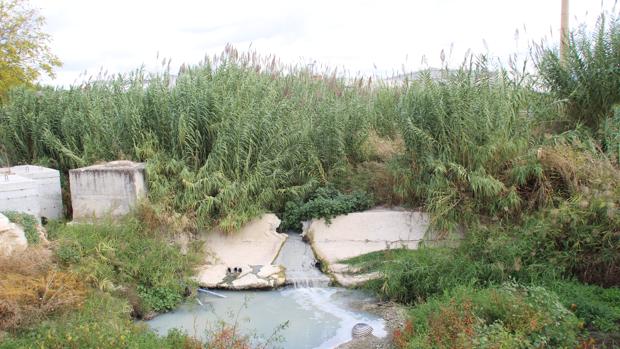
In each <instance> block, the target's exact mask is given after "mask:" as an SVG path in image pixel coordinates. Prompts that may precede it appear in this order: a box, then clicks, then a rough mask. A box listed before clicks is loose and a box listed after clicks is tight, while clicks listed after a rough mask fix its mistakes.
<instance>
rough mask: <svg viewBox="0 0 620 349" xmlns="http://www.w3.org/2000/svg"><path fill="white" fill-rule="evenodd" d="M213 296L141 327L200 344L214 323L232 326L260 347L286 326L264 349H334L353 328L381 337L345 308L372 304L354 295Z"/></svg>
mask: <svg viewBox="0 0 620 349" xmlns="http://www.w3.org/2000/svg"><path fill="white" fill-rule="evenodd" d="M218 293H220V294H222V295H224V296H226V298H218V297H215V296H210V295H206V294H199V297H200V298H199V299H198V300H199V302H200V303H201V304H202V305H201V304H199V302H198V301H196V302H189V303H186V304H184V305H182V306H181V307H179V308H178V309H176V310H175V311H173V312H170V313H166V314H163V315H160V316H158V317H156V318H155V319H153V320H151V321H148V322H147V323H148V325H149V326H150V327H151V328H152V329H153V330H155V331H156V332H157V333H159V334H162V335H164V334H166V333H167V332H168V331H169V330H170V329H172V328H180V329H182V330H185V331H187V332H188V333H189V334H190V335H193V336H196V337H197V338H201V339H203V340H204V339H206V336H205V334H206V332H208V331H211V330H213V329H216V328H217V327H218V324H219V323H220V321H225V322H227V323H229V324H234V323H235V322H236V323H237V328H239V331H240V333H243V334H248V335H255V336H256V337H257V339H255V341H257V342H262V341H264V340H265V339H266V338H269V337H271V336H272V335H273V334H274V331H276V329H277V328H278V327H279V326H281V325H283V324H285V323H287V321H288V326H287V327H286V328H284V329H283V330H281V331H280V332H277V333H276V334H277V335H279V336H280V337H281V338H282V339H283V340H284V341H283V342H278V343H275V344H273V345H270V346H269V347H279V348H284V349H288V348H291V349H293V348H295V349H305V348H334V347H335V346H338V345H339V344H342V343H345V342H347V341H349V340H351V329H352V328H353V326H354V325H355V324H356V323H358V322H364V323H367V324H369V325H370V326H372V327H373V334H374V335H375V336H377V337H384V336H386V334H387V332H386V330H385V327H384V326H385V323H384V320H383V319H381V318H379V317H377V316H375V315H372V314H369V313H365V312H361V311H357V310H355V309H353V308H352V307H351V303H352V301H358V302H359V301H372V298H370V297H369V296H367V295H366V294H365V293H363V292H361V291H357V290H347V289H342V288H334V287H329V288H318V287H314V288H293V287H290V288H285V289H281V290H275V291H218ZM235 319H236V321H235ZM261 339H262V340H261Z"/></svg>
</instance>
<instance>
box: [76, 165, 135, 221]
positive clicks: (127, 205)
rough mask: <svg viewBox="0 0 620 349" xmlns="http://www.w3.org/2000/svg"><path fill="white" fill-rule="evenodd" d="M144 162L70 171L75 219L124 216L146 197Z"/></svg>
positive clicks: (97, 166) (95, 166) (94, 166)
mask: <svg viewBox="0 0 620 349" xmlns="http://www.w3.org/2000/svg"><path fill="white" fill-rule="evenodd" d="M144 168H145V166H144V164H143V163H135V162H131V161H112V162H108V163H105V164H99V165H93V166H89V167H83V168H78V169H75V170H70V171H69V185H70V187H71V205H72V206H73V219H74V220H84V219H89V218H95V219H96V218H104V217H107V216H108V215H110V216H112V217H119V216H123V215H125V214H127V213H129V211H130V210H131V209H132V207H133V206H134V205H135V204H136V202H137V201H138V199H140V198H142V197H144V196H145V195H146V181H145V171H144Z"/></svg>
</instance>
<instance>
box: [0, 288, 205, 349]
mask: <svg viewBox="0 0 620 349" xmlns="http://www.w3.org/2000/svg"><path fill="white" fill-rule="evenodd" d="M0 348H2V349H9V348H10V349H12V348H50V349H52V348H58V349H60V348H63V349H64V348H76V349H77V348H102V349H104V348H110V349H112V348H170V349H172V348H196V349H198V348H202V344H201V343H199V342H197V341H196V340H194V339H192V338H190V337H187V336H186V335H184V334H182V333H180V332H179V331H172V332H171V333H170V334H168V335H167V336H166V337H159V336H157V335H156V334H155V333H154V332H152V331H150V330H148V329H147V328H146V326H144V325H137V324H135V323H134V322H133V321H132V320H131V318H130V316H129V307H128V306H127V303H126V302H124V301H122V300H120V299H118V298H115V297H113V296H111V295H110V294H108V293H102V292H95V293H93V294H91V295H90V296H89V297H88V298H87V299H86V301H85V303H84V306H83V307H82V308H81V309H79V310H78V311H75V312H71V313H66V314H64V315H62V316H59V317H57V318H55V319H53V320H50V321H46V322H43V323H41V324H40V325H38V326H37V327H35V328H33V329H30V330H25V329H24V330H23V331H22V333H20V336H19V337H17V336H8V337H7V338H5V340H4V341H3V342H0Z"/></svg>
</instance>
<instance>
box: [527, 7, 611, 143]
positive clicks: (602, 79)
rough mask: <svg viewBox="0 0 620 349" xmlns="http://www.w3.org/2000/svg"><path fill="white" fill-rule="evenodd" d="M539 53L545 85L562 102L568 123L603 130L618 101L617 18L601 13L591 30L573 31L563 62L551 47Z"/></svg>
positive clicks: (540, 69)
mask: <svg viewBox="0 0 620 349" xmlns="http://www.w3.org/2000/svg"><path fill="white" fill-rule="evenodd" d="M539 56H540V57H539V58H538V69H539V71H540V76H541V78H542V81H543V83H544V87H545V88H548V89H549V90H550V91H551V92H552V93H553V94H554V95H555V97H556V98H557V99H558V101H559V102H560V103H562V104H563V105H565V108H566V116H567V119H568V121H569V124H568V126H569V127H575V126H576V125H577V124H583V125H586V126H587V127H589V128H591V130H592V131H594V132H604V128H605V123H606V121H607V120H608V118H609V117H610V116H612V115H613V109H612V107H613V106H614V104H617V103H620V65H618V61H619V60H620V22H619V21H618V19H617V18H616V17H614V16H611V17H609V16H607V17H606V16H601V17H600V18H599V21H598V25H597V28H596V30H595V31H594V32H592V33H590V32H587V31H586V30H585V28H581V29H579V30H576V31H573V32H572V33H571V35H570V40H569V48H568V51H567V55H566V57H567V59H566V62H565V63H564V64H563V63H562V62H561V60H560V57H559V55H558V52H557V50H556V49H555V48H553V47H545V48H543V49H541V50H540V52H539ZM601 127H603V129H601Z"/></svg>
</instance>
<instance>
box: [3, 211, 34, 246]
mask: <svg viewBox="0 0 620 349" xmlns="http://www.w3.org/2000/svg"><path fill="white" fill-rule="evenodd" d="M27 247H28V240H26V233H24V230H23V229H22V228H21V227H19V226H18V225H17V224H15V223H11V222H10V221H9V219H8V218H7V217H6V216H5V215H3V214H1V213H0V256H10V255H11V254H13V252H18V251H23V250H25V249H26V248H27Z"/></svg>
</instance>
